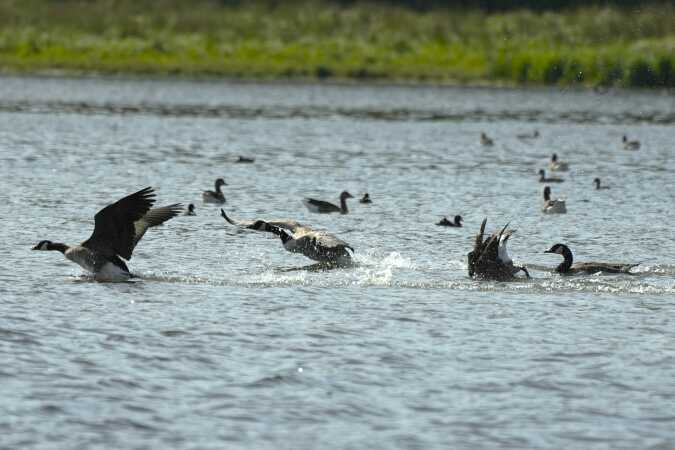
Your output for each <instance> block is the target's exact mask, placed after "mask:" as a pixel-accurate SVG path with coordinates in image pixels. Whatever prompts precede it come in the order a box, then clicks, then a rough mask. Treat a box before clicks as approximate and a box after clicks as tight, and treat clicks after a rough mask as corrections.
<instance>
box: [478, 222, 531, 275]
mask: <svg viewBox="0 0 675 450" xmlns="http://www.w3.org/2000/svg"><path fill="white" fill-rule="evenodd" d="M486 223H487V218H485V219H483V223H481V226H480V232H479V233H478V234H477V235H476V241H475V243H474V247H473V251H471V252H469V253H468V255H467V259H468V269H469V276H470V277H472V278H476V279H480V280H494V281H509V280H513V279H515V274H516V273H518V272H520V271H521V270H522V271H523V272H524V273H525V275H526V276H527V278H530V274H529V272H528V271H527V268H525V266H522V267H519V266H514V265H513V261H512V260H511V257H510V256H509V254H508V251H507V249H506V244H507V242H508V240H509V237H511V235H512V234H513V232H514V231H512V230H510V231H506V228H507V227H508V226H509V224H506V226H504V228H502V229H501V231H499V232H495V233H493V234H492V236H490V237H489V238H488V239H487V240H486V241H484V240H483V234H484V232H485V224H486Z"/></svg>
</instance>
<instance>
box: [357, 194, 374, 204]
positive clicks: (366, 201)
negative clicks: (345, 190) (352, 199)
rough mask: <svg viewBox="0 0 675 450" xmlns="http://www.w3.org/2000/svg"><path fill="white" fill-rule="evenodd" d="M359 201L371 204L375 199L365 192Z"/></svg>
mask: <svg viewBox="0 0 675 450" xmlns="http://www.w3.org/2000/svg"><path fill="white" fill-rule="evenodd" d="M359 203H363V204H369V203H373V201H372V200H371V199H370V195H369V194H368V193H367V192H366V193H365V194H363V197H362V198H361V200H359Z"/></svg>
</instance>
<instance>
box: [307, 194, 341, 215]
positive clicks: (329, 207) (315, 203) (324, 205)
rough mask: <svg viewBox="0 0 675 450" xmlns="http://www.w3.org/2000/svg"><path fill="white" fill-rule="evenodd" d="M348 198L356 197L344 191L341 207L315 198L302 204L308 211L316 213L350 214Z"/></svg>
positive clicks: (308, 199)
mask: <svg viewBox="0 0 675 450" xmlns="http://www.w3.org/2000/svg"><path fill="white" fill-rule="evenodd" d="M348 198H354V196H353V195H352V194H350V193H349V192H347V191H342V193H341V194H340V206H337V205H334V204H332V203H330V202H325V201H323V200H316V199H313V198H305V199H303V200H302V203H303V204H304V205H305V206H306V207H307V209H308V210H310V211H311V212H314V213H320V214H330V213H336V212H338V213H340V214H347V213H348V212H349V210H348V209H347V199H348Z"/></svg>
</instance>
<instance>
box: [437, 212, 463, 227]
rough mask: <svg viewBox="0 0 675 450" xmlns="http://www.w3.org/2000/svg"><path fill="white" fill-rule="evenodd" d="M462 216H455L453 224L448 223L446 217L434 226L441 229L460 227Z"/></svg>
mask: <svg viewBox="0 0 675 450" xmlns="http://www.w3.org/2000/svg"><path fill="white" fill-rule="evenodd" d="M462 220H464V219H462V216H459V215H458V216H455V218H454V222H450V221H449V220H448V218H447V217H443V218H442V219H441V220H440V221H439V222H438V223H436V225H438V226H441V227H461V226H462Z"/></svg>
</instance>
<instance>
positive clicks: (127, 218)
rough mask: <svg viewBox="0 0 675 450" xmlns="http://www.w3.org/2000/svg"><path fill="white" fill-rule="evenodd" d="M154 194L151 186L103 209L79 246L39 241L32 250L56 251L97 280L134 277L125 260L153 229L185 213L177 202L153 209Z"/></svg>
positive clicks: (120, 279) (129, 257)
mask: <svg viewBox="0 0 675 450" xmlns="http://www.w3.org/2000/svg"><path fill="white" fill-rule="evenodd" d="M154 203H155V192H154V190H153V189H152V188H151V187H147V188H145V189H142V190H140V191H138V192H136V193H134V194H131V195H128V196H126V197H124V198H123V199H121V200H118V201H117V202H115V203H113V204H111V205H108V206H106V207H105V208H103V209H101V210H100V211H99V212H98V213H96V216H94V221H95V222H94V232H93V233H92V235H91V237H90V238H89V239H87V240H86V241H84V242H83V243H82V244H80V245H66V244H61V243H54V242H51V241H40V242H39V243H38V244H37V245H36V246H35V247H33V250H57V251H60V252H61V253H63V254H64V255H65V257H66V258H67V259H69V260H70V261H73V262H74V263H76V264H78V265H80V266H81V267H82V268H83V269H85V270H86V271H88V272H91V273H93V274H94V278H95V279H96V280H97V281H124V280H128V279H129V278H131V277H132V275H131V273H130V272H129V269H128V268H127V265H126V263H125V262H124V260H123V259H122V258H124V259H126V260H129V259H131V253H132V252H133V251H134V248H135V247H136V245H137V244H138V241H140V240H141V238H142V237H143V235H144V234H145V232H146V231H147V229H148V228H150V227H155V226H157V225H161V224H162V223H164V222H166V221H167V220H169V219H171V218H172V217H175V216H177V215H178V214H180V212H181V211H182V210H183V205H181V204H180V203H176V204H173V205H169V206H162V207H161V208H153V209H150V208H151V207H152V205H153V204H154Z"/></svg>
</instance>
